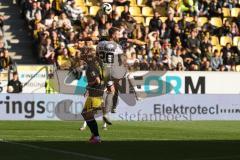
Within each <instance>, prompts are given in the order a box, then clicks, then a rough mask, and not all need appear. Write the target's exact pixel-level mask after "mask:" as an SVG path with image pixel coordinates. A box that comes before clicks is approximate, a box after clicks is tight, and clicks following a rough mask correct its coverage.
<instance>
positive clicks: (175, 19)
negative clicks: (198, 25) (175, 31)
mask: <svg viewBox="0 0 240 160" xmlns="http://www.w3.org/2000/svg"><path fill="white" fill-rule="evenodd" d="M173 20H174V22H176V23H177V22H178V21H179V20H181V18H180V17H174V18H173Z"/></svg>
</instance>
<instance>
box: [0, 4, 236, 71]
mask: <svg viewBox="0 0 240 160" xmlns="http://www.w3.org/2000/svg"><path fill="white" fill-rule="evenodd" d="M18 2H19V5H20V6H21V13H22V15H23V17H24V18H25V20H26V22H27V24H28V28H29V32H31V34H32V37H33V39H34V46H35V50H37V52H35V53H34V54H35V56H36V57H37V58H38V60H39V63H44V64H53V63H54V64H57V66H58V67H59V68H60V69H69V68H70V67H71V66H72V65H73V63H75V62H77V63H78V62H80V64H83V63H82V62H81V60H80V59H81V58H80V57H82V55H85V54H87V53H85V51H86V48H93V49H95V48H96V45H97V43H98V42H99V41H100V40H104V39H106V38H107V37H108V30H109V29H110V28H111V27H117V28H119V30H120V34H121V38H120V42H119V43H120V44H121V45H122V47H123V49H124V51H125V53H126V57H127V64H128V67H129V70H151V71H155V70H158V71H162V70H164V71H166V70H174V71H183V70H186V71H199V70H200V71H236V66H238V65H239V64H240V59H239V55H240V50H239V49H240V46H239V45H240V44H239V36H240V31H239V27H240V14H239V10H240V9H239V7H240V5H239V2H238V1H237V0H198V1H195V0H147V1H143V0H142V1H141V0H138V1H136V0H130V1H128V0H103V1H101V2H100V1H96V0H86V1H84V0H66V2H62V1H61V0H51V1H50V0H19V1H18ZM104 2H108V3H111V4H112V12H111V13H110V14H107V13H106V12H104V11H103V9H102V8H101V7H100V6H101V4H102V3H104ZM127 38H130V39H136V40H140V41H142V43H141V45H140V44H138V45H137V44H133V43H127V41H126V39H127ZM0 45H1V44H0ZM0 48H1V46H0ZM1 53H2V52H1ZM3 53H4V52H3Z"/></svg>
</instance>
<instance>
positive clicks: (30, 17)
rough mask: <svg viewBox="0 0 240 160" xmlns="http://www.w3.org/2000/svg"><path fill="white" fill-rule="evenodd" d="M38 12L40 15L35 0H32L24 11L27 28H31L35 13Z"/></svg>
mask: <svg viewBox="0 0 240 160" xmlns="http://www.w3.org/2000/svg"><path fill="white" fill-rule="evenodd" d="M36 14H38V15H39V16H41V10H40V9H39V8H38V6H37V2H36V1H33V2H32V5H31V8H28V9H27V11H26V19H27V22H28V25H29V28H30V29H32V28H33V27H34V20H35V15H36Z"/></svg>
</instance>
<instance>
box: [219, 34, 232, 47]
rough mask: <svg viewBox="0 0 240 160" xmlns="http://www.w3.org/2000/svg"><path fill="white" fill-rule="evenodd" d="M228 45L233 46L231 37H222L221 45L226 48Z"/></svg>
mask: <svg viewBox="0 0 240 160" xmlns="http://www.w3.org/2000/svg"><path fill="white" fill-rule="evenodd" d="M227 43H230V44H232V38H231V37H229V36H222V37H221V38H220V44H221V46H226V44H227Z"/></svg>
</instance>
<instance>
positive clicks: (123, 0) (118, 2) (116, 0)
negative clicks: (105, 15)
mask: <svg viewBox="0 0 240 160" xmlns="http://www.w3.org/2000/svg"><path fill="white" fill-rule="evenodd" d="M113 5H115V6H130V1H129V0H113Z"/></svg>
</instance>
